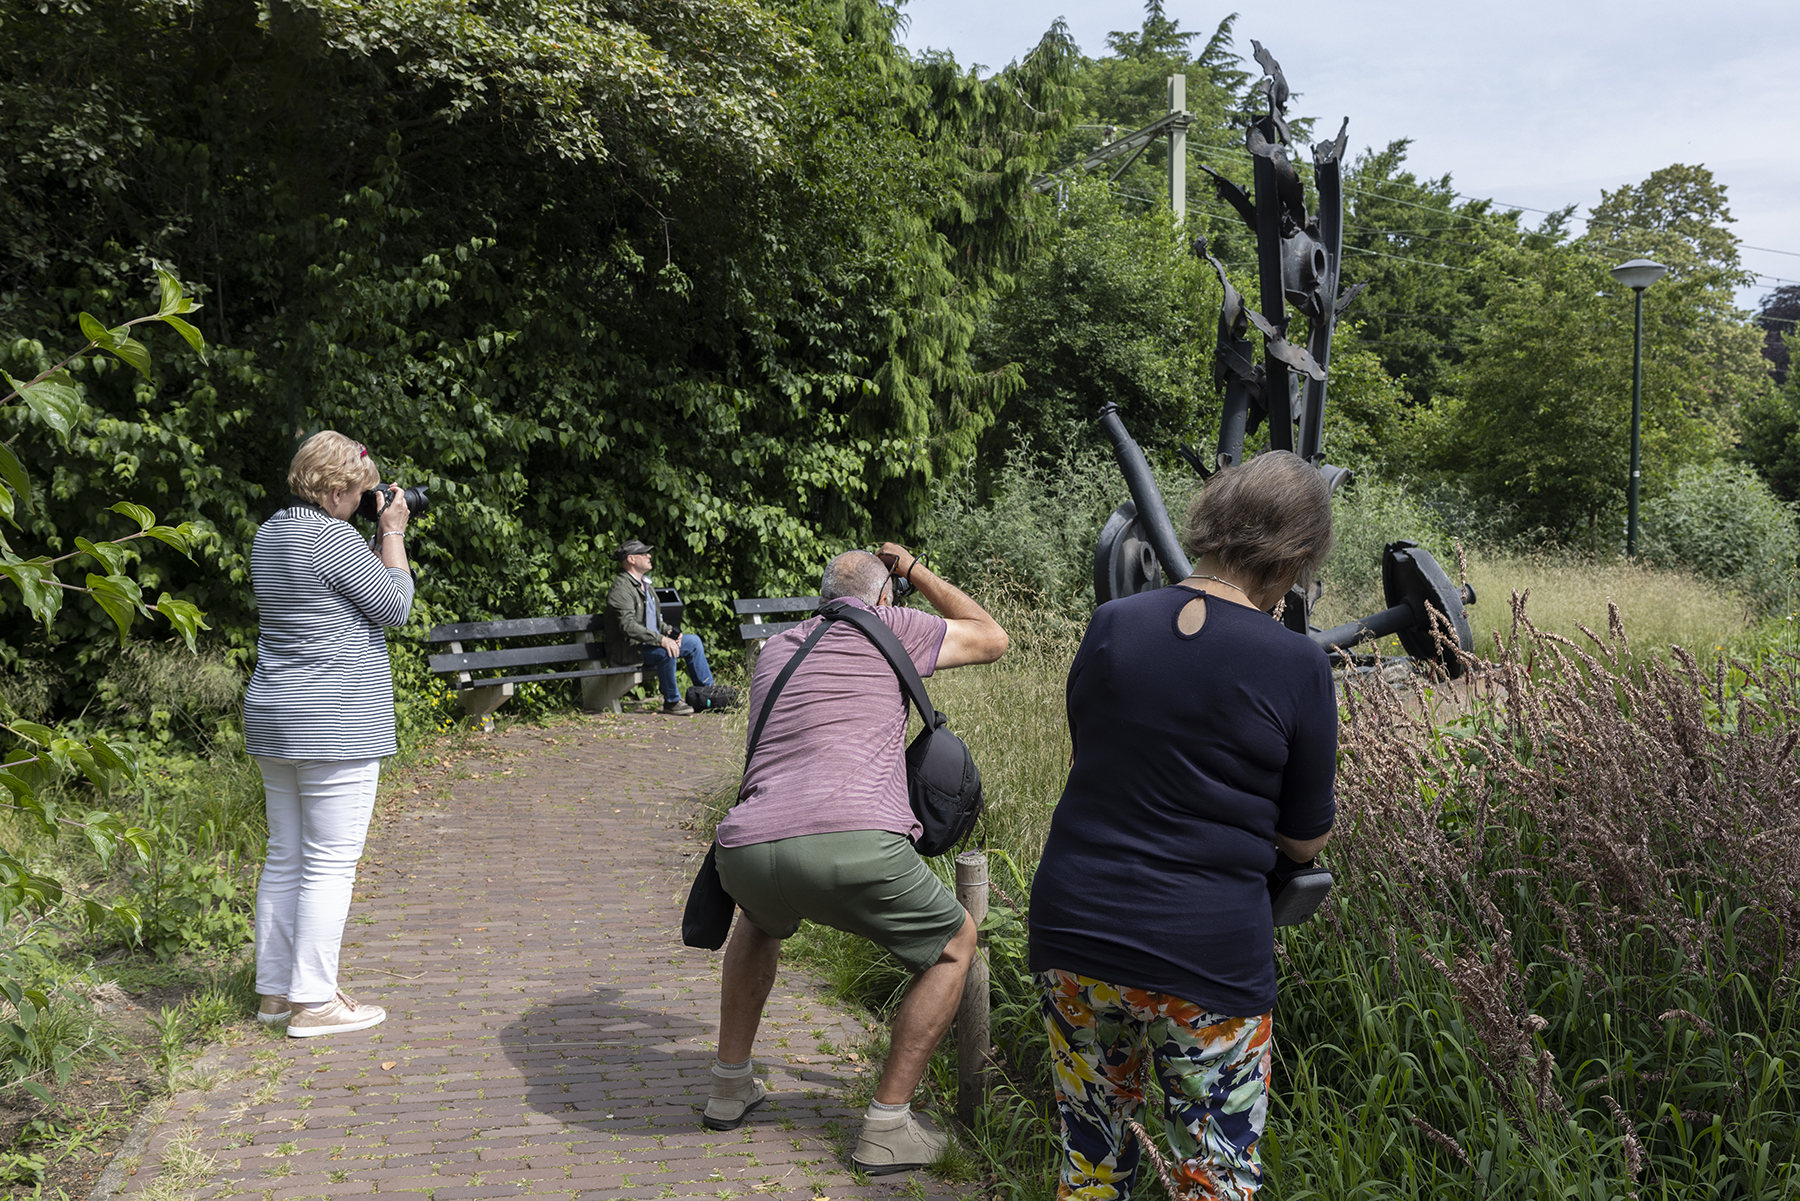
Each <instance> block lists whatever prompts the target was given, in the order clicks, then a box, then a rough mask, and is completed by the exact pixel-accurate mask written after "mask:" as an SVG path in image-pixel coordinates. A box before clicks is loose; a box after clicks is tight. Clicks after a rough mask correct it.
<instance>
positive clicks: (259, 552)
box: [244, 430, 413, 1038]
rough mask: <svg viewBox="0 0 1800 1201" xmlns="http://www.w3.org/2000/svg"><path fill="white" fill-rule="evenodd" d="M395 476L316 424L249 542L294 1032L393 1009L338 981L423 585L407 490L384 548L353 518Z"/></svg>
mask: <svg viewBox="0 0 1800 1201" xmlns="http://www.w3.org/2000/svg"><path fill="white" fill-rule="evenodd" d="M380 482H381V477H380V476H379V475H378V474H377V473H376V471H375V464H374V461H373V460H371V459H370V458H369V452H368V450H367V449H366V448H364V446H363V445H362V443H360V442H356V441H353V440H351V439H349V438H346V437H345V436H344V435H342V434H340V433H338V432H336V431H335V430H324V431H321V432H320V433H317V434H314V435H313V436H312V437H310V438H308V439H307V440H306V442H305V443H304V444H303V445H302V446H301V447H300V450H299V452H298V453H297V454H295V455H294V461H293V463H292V464H291V465H290V466H289V467H288V487H289V488H290V489H292V490H293V493H294V495H293V497H292V498H291V500H290V502H289V504H288V506H287V507H286V508H284V509H282V510H281V511H280V512H279V513H277V514H275V516H273V517H271V518H269V520H267V521H265V522H264V523H263V525H262V528H261V529H259V530H257V532H256V541H255V543H254V544H253V545H252V547H251V550H250V581H251V583H252V585H253V586H254V587H255V589H256V606H257V614H258V619H259V622H260V628H259V629H258V631H257V637H256V672H255V674H254V675H252V676H251V678H250V687H249V688H248V689H246V690H245V693H244V748H245V749H246V750H247V751H249V753H250V754H251V755H253V756H255V758H256V763H257V766H258V767H260V768H261V769H262V777H263V793H264V808H265V810H266V811H267V813H268V817H269V849H268V853H267V855H266V856H265V857H264V859H263V870H262V876H261V878H260V879H259V880H258V881H257V885H256V990H257V992H259V993H261V994H262V1003H261V1006H260V1008H259V1009H258V1011H257V1016H258V1017H259V1018H261V1019H262V1020H263V1021H265V1022H269V1023H271V1024H272V1023H276V1022H287V1024H288V1034H289V1035H291V1036H293V1037H295V1038H307V1037H311V1036H314V1035H319V1034H332V1033H342V1032H345V1031H351V1030H365V1029H367V1028H368V1027H370V1026H373V1025H375V1024H376V1023H378V1022H380V1021H381V1020H382V1019H383V1018H385V1017H386V1016H387V1011H386V1010H385V1009H383V1008H382V1007H381V1006H379V1005H370V1004H368V1003H366V1002H359V1001H355V1000H352V999H351V998H350V997H347V996H345V995H344V994H343V993H342V992H340V991H339V990H338V949H339V946H340V944H341V943H342V942H343V937H344V921H345V919H346V918H347V917H348V916H349V913H350V895H351V892H352V890H353V889H354V888H355V885H356V864H357V861H358V860H360V859H361V858H362V852H363V841H364V839H365V837H366V836H367V834H368V829H369V816H370V814H371V813H372V812H373V811H374V808H375V785H376V782H377V780H378V779H379V777H380V775H381V758H382V756H384V755H391V754H393V753H394V750H395V743H394V685H393V677H392V675H391V674H390V672H389V670H388V652H387V634H386V631H385V628H384V627H389V626H398V625H404V624H405V622H406V617H407V614H408V613H409V612H410V611H411V608H412V597H413V580H412V573H411V572H410V571H409V570H407V564H406V541H405V530H406V519H407V509H406V498H405V496H404V495H403V494H402V493H401V491H400V489H399V488H398V487H397V486H396V487H394V488H393V489H392V491H391V492H388V493H386V495H385V499H386V500H387V502H388V503H387V506H386V508H384V509H383V510H381V513H380V516H379V518H378V519H377V521H376V525H377V526H378V527H379V532H378V533H377V535H376V538H375V543H374V546H373V547H371V546H370V544H369V543H367V542H365V541H363V538H362V535H360V534H358V533H357V532H356V530H355V529H354V528H353V527H352V526H351V525H350V518H351V517H352V516H353V515H354V514H355V513H356V510H357V507H358V505H360V504H361V503H362V498H363V493H364V491H365V490H366V489H370V488H373V487H375V486H376V485H377V484H379V483H380Z"/></svg>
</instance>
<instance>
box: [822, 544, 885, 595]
mask: <svg viewBox="0 0 1800 1201" xmlns="http://www.w3.org/2000/svg"><path fill="white" fill-rule="evenodd" d="M887 582H888V569H887V564H885V563H883V562H882V561H881V560H880V559H878V558H876V557H875V556H874V555H872V554H870V553H869V552H868V551H866V550H847V551H845V552H844V553H843V554H841V555H839V556H838V557H837V558H835V559H833V560H832V561H831V562H829V563H827V564H826V565H825V574H824V576H823V577H822V578H821V579H820V580H819V599H820V600H821V601H828V600H836V599H837V598H838V597H840V596H854V597H855V598H856V599H857V600H859V601H862V602H864V603H865V604H870V605H875V604H879V603H881V593H882V590H883V589H885V588H886V587H887Z"/></svg>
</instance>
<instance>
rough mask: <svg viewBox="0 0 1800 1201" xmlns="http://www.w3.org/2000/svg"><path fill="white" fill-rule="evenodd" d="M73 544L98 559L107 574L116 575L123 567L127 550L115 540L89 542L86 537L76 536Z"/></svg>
mask: <svg viewBox="0 0 1800 1201" xmlns="http://www.w3.org/2000/svg"><path fill="white" fill-rule="evenodd" d="M75 546H76V548H77V549H79V550H82V551H85V552H87V553H88V554H90V555H92V556H94V558H96V559H98V560H99V561H100V562H101V564H102V565H104V566H105V568H106V574H108V575H117V574H119V572H121V571H123V570H124V568H125V559H126V553H127V552H126V550H125V548H124V547H122V546H120V545H119V544H118V543H116V542H89V541H88V540H87V539H86V538H82V537H79V536H77V537H76V539H75Z"/></svg>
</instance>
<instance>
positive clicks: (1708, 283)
mask: <svg viewBox="0 0 1800 1201" xmlns="http://www.w3.org/2000/svg"><path fill="white" fill-rule="evenodd" d="M1732 222H1733V218H1732V216H1731V208H1730V205H1729V204H1728V203H1727V197H1726V192H1725V186H1724V185H1723V184H1721V183H1719V182H1718V181H1717V180H1715V179H1714V178H1713V174H1712V172H1711V171H1709V170H1707V169H1706V168H1705V167H1692V166H1687V165H1685V164H1682V163H1675V164H1673V165H1671V166H1668V167H1664V168H1663V169H1662V170H1660V171H1655V172H1653V173H1651V175H1650V176H1649V177H1648V178H1647V179H1645V180H1644V181H1643V182H1642V183H1639V184H1627V185H1625V186H1624V187H1621V188H1618V189H1616V190H1614V191H1611V192H1602V193H1601V195H1600V203H1599V204H1597V205H1595V206H1594V208H1593V210H1592V212H1591V214H1590V215H1589V217H1588V233H1587V235H1586V237H1585V238H1584V239H1583V240H1584V242H1585V243H1586V244H1587V245H1588V246H1590V247H1591V248H1592V250H1593V252H1594V253H1595V254H1597V255H1599V256H1601V258H1602V259H1603V260H1604V261H1605V262H1607V263H1608V264H1609V265H1612V264H1617V263H1621V262H1624V261H1626V260H1628V259H1632V258H1639V257H1643V258H1651V259H1655V260H1656V261H1657V262H1659V263H1661V264H1663V266H1665V267H1667V268H1669V275H1668V277H1667V278H1666V279H1664V280H1663V281H1661V282H1659V283H1658V284H1656V285H1655V286H1654V287H1653V288H1652V289H1650V290H1648V291H1646V292H1645V294H1644V299H1645V303H1646V305H1651V304H1658V303H1664V304H1666V303H1669V302H1668V301H1666V300H1665V299H1664V297H1663V296H1662V295H1659V294H1660V293H1662V292H1664V290H1665V289H1668V288H1670V287H1671V285H1673V288H1674V289H1675V290H1677V291H1678V293H1679V298H1678V300H1677V301H1676V302H1675V303H1677V304H1679V306H1680V308H1681V311H1682V312H1683V314H1684V320H1685V321H1686V322H1687V326H1688V330H1687V337H1686V338H1685V340H1684V346H1683V350H1684V351H1685V352H1686V353H1685V356H1684V357H1685V360H1686V362H1685V365H1686V366H1687V368H1688V370H1689V371H1690V372H1691V373H1692V375H1693V379H1692V381H1691V382H1692V385H1693V387H1691V388H1690V389H1688V390H1687V392H1686V397H1687V403H1688V404H1689V405H1690V406H1691V408H1690V411H1691V413H1692V414H1693V415H1694V416H1698V417H1701V418H1703V419H1705V420H1706V421H1707V422H1708V423H1709V424H1711V425H1712V426H1713V427H1714V429H1715V430H1716V431H1717V433H1718V435H1719V437H1720V438H1722V439H1724V440H1725V441H1727V442H1729V441H1731V440H1733V439H1734V438H1735V437H1736V435H1737V430H1738V423H1739V420H1740V416H1741V411H1742V410H1743V408H1744V407H1745V406H1746V405H1753V404H1755V403H1757V402H1760V401H1761V400H1762V399H1763V398H1764V397H1766V396H1767V395H1768V393H1769V392H1770V380H1769V376H1768V364H1767V361H1766V360H1765V359H1764V357H1763V354H1762V349H1763V332H1762V330H1760V329H1759V328H1758V327H1757V326H1756V325H1755V324H1754V323H1753V322H1751V321H1749V320H1747V319H1746V314H1745V313H1744V312H1742V311H1741V310H1740V309H1739V308H1738V307H1737V301H1736V289H1738V288H1739V287H1742V286H1743V285H1745V284H1748V283H1750V282H1751V281H1752V279H1753V278H1754V277H1753V276H1751V275H1749V274H1748V273H1746V272H1745V271H1744V269H1743V267H1742V264H1741V263H1740V261H1739V258H1738V249H1737V247H1738V239H1737V236H1736V235H1735V234H1733V233H1732V232H1731V230H1730V226H1731V224H1732Z"/></svg>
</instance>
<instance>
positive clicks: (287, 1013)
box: [256, 993, 294, 1026]
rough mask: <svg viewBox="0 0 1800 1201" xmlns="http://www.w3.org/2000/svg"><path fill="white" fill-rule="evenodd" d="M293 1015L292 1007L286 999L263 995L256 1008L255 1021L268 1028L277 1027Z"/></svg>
mask: <svg viewBox="0 0 1800 1201" xmlns="http://www.w3.org/2000/svg"><path fill="white" fill-rule="evenodd" d="M293 1014H294V1007H293V1006H292V1005H289V1004H288V999H287V998H286V997H278V996H270V995H269V994H267V993H264V994H263V996H262V1000H261V1001H259V1002H258V1003H257V1006H256V1020H257V1021H259V1022H262V1023H264V1024H265V1025H269V1026H277V1025H280V1024H281V1023H282V1022H285V1021H287V1020H288V1018H290V1017H292V1016H293Z"/></svg>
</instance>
